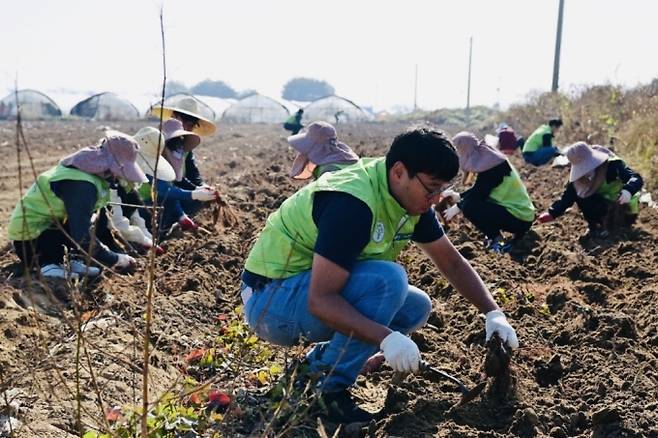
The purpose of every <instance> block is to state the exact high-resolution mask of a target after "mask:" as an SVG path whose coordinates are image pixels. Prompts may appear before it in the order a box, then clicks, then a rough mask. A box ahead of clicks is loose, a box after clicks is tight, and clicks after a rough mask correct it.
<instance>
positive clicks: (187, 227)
mask: <svg viewBox="0 0 658 438" xmlns="http://www.w3.org/2000/svg"><path fill="white" fill-rule="evenodd" d="M178 225H180V228H181V230H183V231H196V230H197V228H199V226H198V225H197V224H195V223H194V221H193V220H192V219H190V218H189V217H188V216H187V215H185V216H183V217H182V218H180V219H179V220H178Z"/></svg>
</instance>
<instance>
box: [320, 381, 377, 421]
mask: <svg viewBox="0 0 658 438" xmlns="http://www.w3.org/2000/svg"><path fill="white" fill-rule="evenodd" d="M320 400H321V405H324V406H322V407H323V408H324V409H326V418H327V420H328V421H330V422H332V423H336V424H351V423H369V422H370V420H372V419H374V418H375V416H374V415H373V414H371V413H370V412H368V411H365V410H363V409H361V408H360V407H358V406H357V405H356V403H355V402H354V399H353V398H352V396H351V395H350V393H349V391H348V390H347V389H343V390H342V391H337V392H323V393H322V395H321V396H320Z"/></svg>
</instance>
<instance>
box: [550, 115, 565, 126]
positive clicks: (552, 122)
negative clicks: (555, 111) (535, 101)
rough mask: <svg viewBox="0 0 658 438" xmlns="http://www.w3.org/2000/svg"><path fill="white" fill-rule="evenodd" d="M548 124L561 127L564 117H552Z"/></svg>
mask: <svg viewBox="0 0 658 438" xmlns="http://www.w3.org/2000/svg"><path fill="white" fill-rule="evenodd" d="M548 126H555V127H556V128H559V127H560V126H562V119H561V118H559V117H556V118H554V119H550V120H549V121H548Z"/></svg>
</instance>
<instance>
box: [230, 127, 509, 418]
mask: <svg viewBox="0 0 658 438" xmlns="http://www.w3.org/2000/svg"><path fill="white" fill-rule="evenodd" d="M458 169H459V162H458V158H457V154H456V153H455V149H454V147H453V146H452V144H451V143H450V140H449V139H448V138H446V136H445V135H444V134H443V133H441V132H438V131H433V130H428V129H424V128H419V129H414V130H410V131H408V132H405V133H403V134H400V135H398V136H397V137H396V138H395V140H394V141H393V143H392V145H391V148H390V150H389V151H388V153H387V155H386V157H385V158H383V157H382V158H363V159H360V160H359V161H358V162H356V163H355V164H352V165H350V166H347V167H345V168H343V169H341V170H337V171H335V172H328V173H325V174H324V175H322V176H321V177H320V178H319V179H318V180H316V181H314V182H311V183H309V184H308V185H306V186H305V187H303V188H302V189H300V190H299V191H298V192H296V193H295V194H294V195H292V196H291V197H290V198H288V199H287V200H286V201H284V202H283V204H282V205H281V206H280V207H279V209H278V210H277V211H275V212H274V213H272V214H271V215H270V216H269V217H268V219H267V222H266V224H265V227H264V228H263V230H262V231H261V233H260V235H259V236H258V238H257V240H256V242H255V243H254V245H253V247H252V248H251V251H250V252H249V255H248V257H247V259H246V262H245V266H244V272H243V276H242V285H241V296H242V300H243V303H244V312H245V317H246V320H247V323H248V324H249V327H250V328H251V329H252V330H253V331H254V332H255V333H257V334H258V336H260V337H261V338H263V339H264V340H266V341H269V342H272V343H275V344H278V345H295V344H297V343H299V342H300V340H302V339H304V340H307V341H311V342H315V343H316V344H315V346H314V347H313V348H312V350H310V351H309V352H308V354H307V356H306V361H307V364H308V366H309V368H310V370H311V372H313V373H324V374H323V378H322V385H321V388H322V394H321V397H322V400H323V402H324V405H325V406H326V407H327V409H328V412H327V415H328V418H329V420H330V421H332V422H335V423H352V422H367V421H370V420H371V419H372V414H370V413H369V412H367V411H365V410H364V409H362V408H360V407H359V406H357V404H356V403H355V401H354V400H353V399H352V398H351V395H350V393H349V387H350V386H351V385H352V384H353V383H354V382H355V380H356V378H357V376H358V375H359V373H360V372H361V370H362V369H363V368H364V365H366V363H367V362H368V361H369V360H379V357H381V353H383V356H384V358H385V360H386V361H387V362H388V364H389V365H390V366H391V367H392V368H393V369H394V370H395V371H399V372H416V371H418V370H419V367H420V360H421V356H420V351H419V349H418V346H417V345H416V344H415V342H414V341H413V340H411V338H410V337H409V336H408V335H409V334H410V333H412V332H413V331H415V330H418V329H419V328H421V327H422V326H423V325H424V324H425V323H426V321H427V319H428V317H429V315H430V311H431V309H432V302H431V300H430V298H429V296H428V295H427V293H425V292H424V291H422V290H420V289H418V288H416V287H415V286H412V285H410V284H409V281H408V278H407V274H406V272H405V269H404V268H403V267H402V266H401V265H400V264H398V263H396V259H397V257H398V255H399V254H400V252H401V251H402V250H403V249H404V248H405V247H406V246H407V244H408V243H409V242H410V241H414V242H415V243H416V244H417V245H418V246H419V247H420V248H421V249H422V250H423V251H424V252H425V253H426V254H427V255H428V257H429V258H430V259H431V260H432V261H433V262H434V264H435V266H436V267H437V269H438V271H439V272H441V273H443V275H444V276H445V277H446V279H447V280H448V281H449V282H450V283H451V284H452V285H453V286H454V287H455V289H456V290H457V291H458V292H459V293H460V294H461V295H462V296H464V297H465V298H466V299H467V300H468V301H470V302H471V303H472V304H473V305H474V306H475V307H476V308H477V309H478V310H479V311H480V312H482V313H484V314H486V324H485V331H486V336H487V339H488V338H489V337H490V336H491V335H492V334H493V333H494V332H498V333H499V334H500V336H501V338H502V339H503V340H504V341H506V342H507V343H508V344H509V346H510V347H511V348H516V347H518V340H517V337H516V333H515V331H514V329H513V328H512V327H511V326H510V324H509V323H508V322H507V319H506V318H505V315H504V314H503V312H502V311H501V310H500V308H499V307H498V305H497V304H496V302H495V301H494V299H493V298H492V296H491V293H490V292H489V290H488V289H487V287H486V286H485V285H484V283H483V282H482V280H481V279H480V277H479V276H478V275H477V273H476V272H475V271H474V270H473V268H472V267H471V265H470V264H469V263H468V262H467V261H466V260H465V259H464V258H463V257H462V256H461V255H460V254H459V252H458V251H457V250H456V249H455V247H454V246H453V245H452V243H450V240H449V239H448V237H447V236H446V235H445V234H444V232H443V229H442V228H441V225H440V224H439V222H438V220H437V218H436V215H435V213H434V210H433V208H432V205H433V204H434V203H435V202H437V200H438V199H439V195H440V194H441V192H442V191H443V190H444V188H445V186H446V185H447V184H448V182H449V181H450V180H451V179H452V178H454V176H455V175H456V174H457V172H458ZM380 350H381V353H379V352H380Z"/></svg>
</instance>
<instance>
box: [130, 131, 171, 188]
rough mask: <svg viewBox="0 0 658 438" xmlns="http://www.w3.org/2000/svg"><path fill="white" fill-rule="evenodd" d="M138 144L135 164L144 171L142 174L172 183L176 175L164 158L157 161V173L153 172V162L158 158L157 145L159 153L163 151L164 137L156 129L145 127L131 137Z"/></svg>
mask: <svg viewBox="0 0 658 438" xmlns="http://www.w3.org/2000/svg"><path fill="white" fill-rule="evenodd" d="M133 138H134V139H135V141H136V142H137V143H139V151H138V153H137V164H139V166H140V167H141V168H142V170H144V173H146V174H147V175H150V176H152V177H154V178H156V179H159V180H162V181H167V182H170V181H173V180H174V179H176V173H175V172H174V168H173V167H171V164H169V163H168V162H167V160H166V159H165V158H164V157H162V156H161V157H160V159H159V160H157V161H158V169H157V172H154V170H155V161H156V159H157V157H158V145H159V147H160V152H162V150H163V149H164V143H165V142H164V137H163V136H162V134H160V131H158V130H157V129H156V128H153V127H150V126H147V127H145V128H142V129H140V130H139V131H137V134H135V135H134V137H133Z"/></svg>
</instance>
